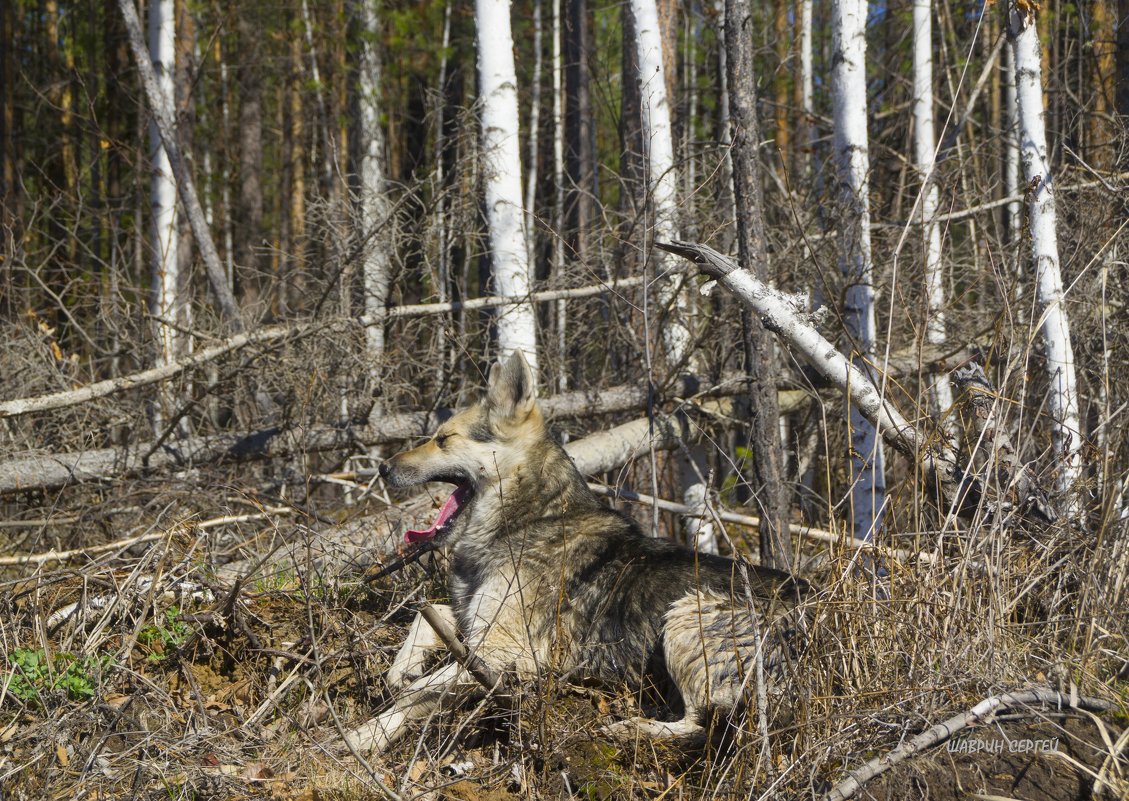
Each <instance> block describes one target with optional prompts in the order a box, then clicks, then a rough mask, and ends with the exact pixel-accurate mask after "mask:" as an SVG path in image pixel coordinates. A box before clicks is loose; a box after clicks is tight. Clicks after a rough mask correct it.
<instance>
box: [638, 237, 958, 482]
mask: <svg viewBox="0 0 1129 801" xmlns="http://www.w3.org/2000/svg"><path fill="white" fill-rule="evenodd" d="M656 247H660V248H663V249H664V250H669V251H670V252H671V253H677V254H678V255H680V256H683V257H684V258H686V259H688V260H690V261H691V262H693V263H694V264H696V265H698V267H699V268H700V269H701V270H702V272H704V273H706V274H707V275H709V276H710V277H711V278H713V279H715V280H716V281H717V282H718V283H720V284H721V285H723V286H724V287H725V288H726V289H728V290H729V291H730V292H732V293H733V294H734V295H735V296H736V297H737V299H738V300H740V301H741V303H743V304H744V305H746V306H748V307H749V308H750V309H751V310H752V311H753V312H754V313H756V314H758V315H759V316H760V317H761V321H762V322H763V323H764V326H765V328H767V329H768V330H770V331H772V332H773V333H775V334H776V335H777V336H779V337H780V338H781V339H783V340H784V341H785V343H786V344H787V345H788V346H789V347H791V348H792V349H793V350H794V351H798V352H799V354H800V355H801V356H803V357H804V359H806V360H807V361H808V363H809V364H811V366H812V367H814V368H815V369H816V371H817V372H818V373H819V374H820V375H821V376H823V378H824V379H826V380H827V381H828V382H830V383H831V385H832V386H835V387H838V388H839V389H840V390H841V391H842V392H844V393H845V394H847V395H848V396H849V397H850V399H851V402H852V403H853V404H854V405H855V407H856V408H857V409H858V410H859V411H860V412H861V413H862V414H863V416H864V417H866V419H867V420H869V421H870V422H871V423H873V424H874V426H875V427H876V428H877V430H878V432H879V433H880V434H881V435H882V436H883V437H884V438H885V439H886V441H887V442H889V443H890V445H891V446H893V447H894V448H895V449H897V450H898V451H899V452H901V453H902V454H903V455H905V456H907V457H908V458H910V459H912V460H913V461H915V462H917V463H920V464H921V465H922V467H923V468H924V469H925V471H926V473H927V474H929V475H931V476H933V477H935V478H936V480H937V481H938V483H939V484H940V485H941V487H942V489H943V490H944V491H945V493H946V495H948V496H950V497H954V498H955V497H956V496H957V495H958V493H959V491H960V489H961V487H960V472H959V471H958V469H957V458H956V452H955V450H954V449H953V446H952V444H951V443H949V442H948V440H947V439H946V438H945V437H944V436H943V435H941V434H935V435H927V434H926V433H925V432H923V431H921V430H919V429H918V428H917V427H915V426H914V425H913V424H911V423H910V422H909V421H908V420H906V419H905V417H903V416H902V414H901V412H899V411H898V410H897V409H896V408H895V407H894V406H893V404H891V403H890V402H889V400H887V398H886V397H885V396H884V394H883V393H882V392H881V391H880V390H879V388H878V387H876V386H875V385H874V384H873V383H872V382H871V380H870V378H869V377H868V376H867V375H866V374H865V373H863V371H862V370H860V369H859V368H858V367H856V366H855V365H854V364H852V363H851V360H850V359H848V358H847V357H846V356H844V355H843V354H842V353H840V352H839V350H838V349H837V348H836V347H835V346H834V345H832V344H831V343H830V342H828V341H827V340H826V339H825V338H824V337H823V335H822V334H820V333H819V331H818V330H817V329H816V327H815V325H814V324H813V323H812V322H811V320H810V319H808V315H807V314H806V312H805V310H804V309H803V308H801V306H800V304H799V302H798V301H797V299H795V298H792V297H790V296H788V295H785V294H784V293H782V292H779V291H777V290H775V289H773V288H772V287H770V286H768V285H767V284H764V283H762V282H761V281H758V280H757V279H756V277H755V276H753V274H752V273H750V272H749V271H748V270H746V269H743V268H741V267H738V265H737V264H736V262H734V261H733V260H732V259H730V258H729V257H727V256H723V255H722V254H720V253H718V252H717V251H716V250H714V249H713V248H711V247H709V246H707V245H700V244H694V243H689V242H672V243H669V244H664V243H656Z"/></svg>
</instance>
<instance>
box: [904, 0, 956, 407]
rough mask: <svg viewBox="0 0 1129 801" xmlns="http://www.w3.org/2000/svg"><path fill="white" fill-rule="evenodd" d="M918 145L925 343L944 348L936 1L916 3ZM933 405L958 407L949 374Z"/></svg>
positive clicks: (936, 380) (938, 382) (937, 384)
mask: <svg viewBox="0 0 1129 801" xmlns="http://www.w3.org/2000/svg"><path fill="white" fill-rule="evenodd" d="M913 133H914V138H913V144H914V161H915V162H916V164H915V166H916V167H917V172H918V175H919V176H920V177H921V183H922V193H923V194H922V197H921V219H922V222H923V223H924V224H923V227H922V231H921V235H922V239H923V240H924V245H925V246H924V248H923V251H924V255H925V297H926V320H925V341H926V342H928V343H929V344H930V345H934V346H938V347H940V346H943V345H944V344H945V312H944V307H945V284H944V273H943V272H942V266H941V229H940V227H938V225H937V221H936V219H935V218H936V216H937V205H938V201H937V176H936V174H935V167H936V164H935V157H936V150H937V140H936V134H935V132H934V128H933V3H932V0H914V2H913ZM933 403H934V407H935V408H934V411H935V413H936V414H937V416H938V418H940V416H941V415H943V414H944V413H945V411H946V410H947V409H948V408H949V407H950V406H952V405H953V391H952V388H951V387H950V385H949V376H948V374H947V373H944V372H941V373H938V374H936V375H934V376H933Z"/></svg>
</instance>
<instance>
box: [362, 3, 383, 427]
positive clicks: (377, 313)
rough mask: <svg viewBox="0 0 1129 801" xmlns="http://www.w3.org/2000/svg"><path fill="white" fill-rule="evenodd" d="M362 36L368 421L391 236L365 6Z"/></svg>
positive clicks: (373, 43) (375, 65)
mask: <svg viewBox="0 0 1129 801" xmlns="http://www.w3.org/2000/svg"><path fill="white" fill-rule="evenodd" d="M356 12H357V16H358V18H359V19H360V22H361V25H362V28H363V31H362V35H361V52H360V64H359V65H358V68H357V90H356V91H357V109H358V120H357V122H358V126H357V127H358V130H357V133H356V136H357V139H358V141H357V147H358V150H359V152H360V161H361V163H360V181H361V185H360V187H359V188H358V195H359V201H360V225H361V230H360V231H358V237H357V239H358V241H360V242H363V243H364V246H363V248H362V254H363V255H362V266H361V270H362V286H363V291H364V310H365V315H366V316H368V317H369V318H371V320H372V322H371V323H370V324H369V325H367V326H365V362H366V365H367V367H368V372H369V391H370V392H371V394H372V396H373V398H374V399H375V402H374V403H373V405H372V410H371V411H370V412H369V417H370V420H372V419H376V418H379V417H380V416H381V415H383V413H384V404H383V403H382V401H381V395H382V394H383V393H382V389H381V388H382V385H383V376H384V369H385V368H384V315H385V307H386V306H387V305H388V288H389V282H390V279H391V272H392V255H391V253H390V250H391V244H392V237H391V236H390V233H389V230H388V228H389V216H390V215H391V204H390V203H389V201H388V190H387V187H386V186H385V177H384V176H385V156H384V132H383V131H382V130H381V127H380V98H381V94H380V91H381V85H380V83H381V82H380V54H379V52H378V51H377V42H378V41H379V38H378V37H379V33H380V30H379V26H378V24H377V17H376V10H375V8H374V6H373V4H372V3H371V2H369V1H368V0H361V2H358V4H357V8H356Z"/></svg>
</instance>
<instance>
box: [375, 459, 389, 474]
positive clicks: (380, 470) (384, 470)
mask: <svg viewBox="0 0 1129 801" xmlns="http://www.w3.org/2000/svg"><path fill="white" fill-rule="evenodd" d="M389 469H390V468H389V467H388V462H381V463H380V467H379V468H377V472H378V473H380V477H381V478H388V471H389Z"/></svg>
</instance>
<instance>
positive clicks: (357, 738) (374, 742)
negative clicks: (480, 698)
mask: <svg viewBox="0 0 1129 801" xmlns="http://www.w3.org/2000/svg"><path fill="white" fill-rule="evenodd" d="M473 691H477V694H479V695H481V694H482V693H483V692H485V690H484V689H483V687H482V685H481V684H479V683H478V682H476V681H475V680H474V679H472V678H471V676H470V674H469V673H468V672H467V671H466V669H465V668H464V667H463V666H462V665H459V664H457V663H454V662H453V663H451V664H449V665H446V666H444V667H441V668H439V669H438V670H436V671H435V672H434V673H429V674H428V675H426V676H422V677H420V678H418V679H416V680H415V681H413V682H412V683H411V684H410V685H409V686H408V688H407V689H406V690H404V692H403V693H401V694H400V696H399V697H397V698H396V701H395V703H393V705H392V706H391V707H390V708H389V709H387V710H385V711H384V712H383V713H381V714H380V716H379V717H376V718H373V719H372V720H370V721H368V722H367V723H365V724H363V725H361V726H358V727H357V728H355V729H353V730H352V731H350V732H347V733H346V735H345V740H346V742H347V743H348V744H349V746H351V750H356V751H359V752H361V753H365V752H369V751H375V752H377V753H379V752H381V751H383V750H385V749H386V748H388V746H390V745H391V744H392V743H394V742H395V741H396V740H397V739H399V738H400V737H401V736H402V735H403V734H404V732H405V731H407V728H408V725H409V724H411V723H413V722H415V721H419V720H423V719H424V718H426V717H427V716H428V715H430V714H431V713H432V712H434V711H435V710H436V709H438V708H439V705H440V704H441V703H442V701H443V699H444V698H445V697H447V696H449V695H451V694H454V693H460V694H462V693H466V692H473ZM464 697H465V696H464Z"/></svg>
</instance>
